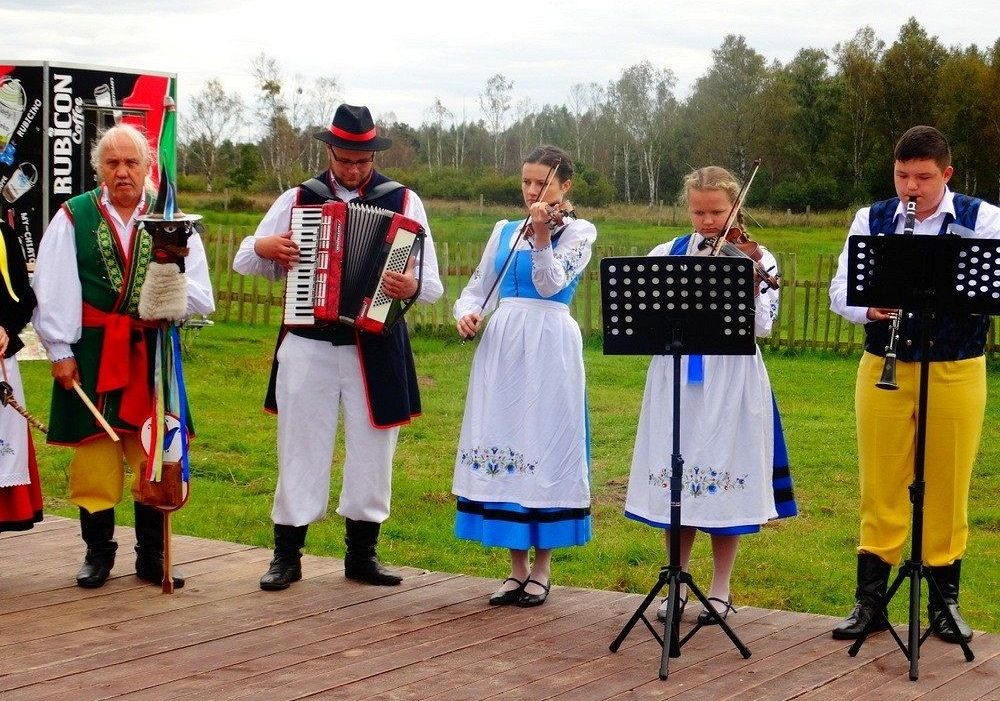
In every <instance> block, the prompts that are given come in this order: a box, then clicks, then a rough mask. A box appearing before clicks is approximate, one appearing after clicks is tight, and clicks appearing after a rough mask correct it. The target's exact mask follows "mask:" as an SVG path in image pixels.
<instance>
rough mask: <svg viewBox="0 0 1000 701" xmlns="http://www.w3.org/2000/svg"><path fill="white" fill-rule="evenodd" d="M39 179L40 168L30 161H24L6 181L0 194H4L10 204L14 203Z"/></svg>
mask: <svg viewBox="0 0 1000 701" xmlns="http://www.w3.org/2000/svg"><path fill="white" fill-rule="evenodd" d="M37 181H38V170H37V169H36V168H35V166H33V165H31V164H30V163H22V164H21V165H19V166H18V167H17V170H15V171H14V172H13V173H12V174H11V176H10V178H8V180H7V182H6V183H4V186H3V190H0V194H3V198H4V199H5V200H7V202H9V203H10V204H13V203H14V202H15V201H16V200H17V198H18V197H20V196H21V195H23V194H24V193H26V192H27V191H28V190H30V189H31V188H32V187H34V185H35V183H36V182H37Z"/></svg>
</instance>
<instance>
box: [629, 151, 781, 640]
mask: <svg viewBox="0 0 1000 701" xmlns="http://www.w3.org/2000/svg"><path fill="white" fill-rule="evenodd" d="M739 191H740V185H739V183H738V182H737V181H736V178H734V177H733V176H732V175H731V174H730V173H729V172H728V171H727V170H725V169H724V168H719V167H717V166H708V167H705V168H699V169H698V170H695V171H694V172H693V173H691V174H690V175H688V176H687V177H686V178H685V179H684V188H683V193H682V194H683V199H684V201H685V202H686V203H687V207H688V213H689V214H690V216H691V224H692V225H693V227H694V233H692V234H688V235H687V236H682V237H680V238H677V239H674V240H672V241H669V242H667V243H664V244H661V245H659V246H657V247H656V248H654V249H653V250H652V251H650V253H649V255H650V256H666V255H688V256H697V255H708V254H709V253H710V252H711V246H710V245H705V244H706V242H707V243H708V244H711V242H713V241H714V240H715V237H717V236H721V235H725V234H726V233H729V232H724V231H722V229H723V227H724V226H725V224H726V220H727V218H728V217H729V215H730V212H731V211H732V210H733V205H734V203H735V202H736V201H737V199H738V196H739ZM737 221H739V220H738V219H737ZM735 233H739V232H735ZM731 235H732V234H731ZM744 236H745V235H744ZM759 253H760V263H761V266H762V267H763V269H764V270H766V271H769V274H771V272H770V271H774V270H775V269H776V262H775V259H774V256H773V255H771V253H770V252H768V251H767V249H764V248H761V250H760V252H759ZM772 279H773V277H772ZM775 287H777V285H775ZM757 292H758V294H757V295H756V297H755V302H756V311H755V316H754V329H755V332H756V335H757V336H766V335H768V334H769V333H770V332H771V326H772V324H773V323H774V319H775V317H776V315H777V311H778V290H777V289H773V288H771V287H769V286H768V284H767V283H766V282H764V281H760V282H759V283H758V290H757ZM681 373H682V379H681V382H682V385H683V386H682V387H681V407H682V411H681V441H680V447H681V453H682V455H683V456H684V472H683V482H682V492H681V515H682V521H683V523H682V526H683V527H682V529H681V566H682V568H683V569H684V570H687V569H688V563H689V561H690V559H691V548H692V546H693V544H694V537H695V533H696V531H699V530H700V531H704V532H706V533H708V534H709V535H710V537H711V540H712V560H713V573H712V585H711V588H710V590H709V593H708V598H709V601H710V602H711V604H712V606H713V607H715V610H716V611H717V612H718V613H719V615H721V616H722V617H723V618H725V617H726V616H727V615H728V614H729V612H730V611H734V610H735V609H734V608H733V605H732V594H731V592H730V585H729V583H730V575H731V574H732V571H733V565H734V564H735V562H736V551H737V548H738V545H739V539H740V536H741V535H743V534H744V533H756V532H757V531H759V530H760V527H761V524H763V523H765V522H766V521H768V520H770V519H773V518H782V517H785V516H792V515H794V514H795V513H796V507H795V501H794V497H793V494H792V483H791V477H790V475H789V472H788V458H787V454H786V452H785V442H784V436H783V434H782V430H781V420H780V417H779V416H778V411H777V406H776V405H775V403H774V400H773V397H772V394H771V383H770V380H769V378H768V375H767V369H766V368H765V367H764V359H763V357H762V356H761V352H760V347H758V348H757V352H756V354H755V355H725V356H685V357H684V358H683V359H682V361H681ZM672 396H673V363H672V361H671V358H670V357H669V356H655V357H654V358H653V360H652V362H651V363H650V365H649V372H648V373H647V376H646V390H645V394H644V396H643V400H642V412H641V414H640V417H639V428H638V433H637V435H636V440H635V450H634V453H633V456H632V470H631V475H630V477H629V485H628V495H627V498H626V503H625V515H626V516H627V517H629V518H632V519H635V520H637V521H641V522H643V523H646V524H649V525H651V526H654V527H656V528H668V527H669V509H670V484H669V480H670V467H671V465H670V455H671V452H672V447H671V446H672V441H673V436H672V425H673V424H672V400H671V397H672ZM668 542H669V539H668ZM682 586H683V585H682ZM686 594H687V592H686V591H685V590H684V589H683V588H682V590H681V592H680V595H681V608H682V610H683V605H684V604H685V603H686V602H687V597H686ZM666 604H667V602H666V599H664V601H663V604H662V605H661V606H660V610H659V611H658V612H657V617H658V618H660V619H661V620H663V619H665V618H666ZM699 620H700V621H701V622H703V623H715V622H716V620H715V618H711V617H709V614H708V612H707V611H702V612H701V613H700V614H699Z"/></svg>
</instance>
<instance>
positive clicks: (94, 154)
mask: <svg viewBox="0 0 1000 701" xmlns="http://www.w3.org/2000/svg"><path fill="white" fill-rule="evenodd" d="M119 137H121V138H123V139H126V140H127V141H131V142H132V144H133V145H134V146H135V149H136V151H138V152H139V157H140V158H141V159H142V160H143V164H144V166H145V167H146V169H147V170H149V166H150V164H151V163H152V162H153V149H152V148H150V146H149V141H148V140H147V139H146V135H145V134H143V133H142V132H141V131H139V130H138V129H136V128H135V127H134V126H132V125H131V124H116V125H114V126H113V127H111V128H109V129H105V130H104V131H102V132H100V133H99V134H98V135H97V141H96V142H95V143H94V148H93V149H91V151H90V167H91V168H93V169H94V173H96V174H97V179H98V180H100V179H101V161H102V159H103V158H104V152H105V151H106V150H107V147H108V144H109V143H111V142H112V141H114V140H115V139H117V138H119ZM147 176H148V173H147Z"/></svg>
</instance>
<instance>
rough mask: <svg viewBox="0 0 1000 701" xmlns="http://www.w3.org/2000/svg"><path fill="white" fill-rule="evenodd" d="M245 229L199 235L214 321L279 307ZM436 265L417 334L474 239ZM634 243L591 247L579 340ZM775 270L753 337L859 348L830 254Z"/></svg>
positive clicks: (470, 257) (442, 304)
mask: <svg viewBox="0 0 1000 701" xmlns="http://www.w3.org/2000/svg"><path fill="white" fill-rule="evenodd" d="M243 236H244V234H242V233H237V232H235V231H234V230H232V229H230V230H228V231H223V230H221V229H220V230H216V231H209V232H206V234H205V237H204V240H205V247H206V252H207V254H208V260H209V264H210V265H211V266H212V268H211V269H212V284H213V286H214V289H215V299H216V312H215V317H214V318H216V319H221V320H223V321H236V322H241V323H249V324H265V325H274V326H277V325H278V324H279V323H280V320H281V316H282V313H283V310H282V307H283V296H284V289H283V284H282V283H281V282H278V283H270V282H268V281H267V280H265V279H263V278H261V277H257V276H250V277H244V276H242V275H239V274H238V273H235V272H233V269H232V265H231V263H232V260H233V256H234V255H235V253H236V250H237V249H238V247H239V244H240V241H241V240H242V238H243ZM436 246H437V257H438V267H439V269H440V274H441V281H442V283H443V284H444V294H443V295H442V297H441V299H439V300H438V301H437V302H435V303H434V304H416V305H414V307H413V308H412V309H411V310H410V311H409V312H408V313H407V316H406V320H407V324H409V326H410V328H411V329H415V330H418V331H420V332H424V333H440V334H451V333H454V322H453V320H452V315H451V309H452V305H453V304H454V302H455V299H456V298H457V297H458V295H459V294H461V291H462V288H463V287H464V286H465V284H466V282H467V281H468V279H469V276H470V275H471V274H472V271H473V270H474V269H475V267H476V265H477V264H478V263H479V257H480V255H481V250H480V249H479V248H475V247H473V244H471V243H467V244H449V243H448V242H447V241H443V242H437V243H436ZM644 254H645V251H640V250H638V249H637V248H636V247H634V246H632V247H628V246H618V247H614V246H596V247H595V250H594V258H593V262H592V263H591V265H589V266H588V267H587V270H586V271H585V273H584V276H583V279H581V281H580V285H579V287H578V288H577V292H576V296H575V298H574V300H573V303H572V305H571V311H572V313H573V317H574V318H575V319H576V320H577V322H578V323H579V324H580V329H581V331H582V332H583V335H584V337H585V338H589V337H591V336H595V335H596V336H600V334H601V329H602V322H601V299H600V297H601V295H600V272H599V271H600V266H599V265H597V264H596V262H597V261H599V260H600V259H601V258H606V257H611V256H637V255H644ZM776 255H777V258H778V267H779V270H781V271H782V274H781V278H780V279H781V303H780V307H779V311H778V319H777V321H776V322H775V325H774V329H773V331H772V332H771V335H770V336H769V337H767V338H763V339H760V340H759V341H760V343H761V345H762V346H764V347H771V348H788V349H820V350H827V351H835V352H844V353H847V352H853V351H857V350H860V348H861V346H862V343H863V341H864V332H863V331H862V329H861V328H860V327H858V326H856V325H855V324H851V323H849V322H847V321H845V320H844V319H843V318H842V317H840V316H838V315H837V314H834V313H832V312H831V311H830V305H829V297H828V294H827V290H828V289H829V286H830V279H831V278H832V277H833V275H834V274H835V273H836V270H837V256H836V255H833V254H823V255H820V256H819V257H818V259H817V260H816V265H815V266H813V265H809V266H804V267H807V269H808V270H810V271H814V272H812V273H811V274H810V275H809V276H805V275H803V276H800V275H799V273H798V267H799V266H798V263H799V261H798V259H797V256H796V255H795V254H794V253H792V254H786V253H780V252H779V253H777V254H776ZM987 353H988V354H990V355H994V354H997V353H1000V346H998V343H997V331H996V324H993V325H992V326H991V328H990V334H989V340H988V342H987Z"/></svg>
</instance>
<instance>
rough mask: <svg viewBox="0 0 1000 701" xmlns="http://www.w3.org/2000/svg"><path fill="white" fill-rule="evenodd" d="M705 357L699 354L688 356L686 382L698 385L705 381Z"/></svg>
mask: <svg viewBox="0 0 1000 701" xmlns="http://www.w3.org/2000/svg"><path fill="white" fill-rule="evenodd" d="M704 360H705V358H704V356H701V355H689V356H688V384H689V385H700V384H702V383H704V382H705V362H704Z"/></svg>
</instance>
